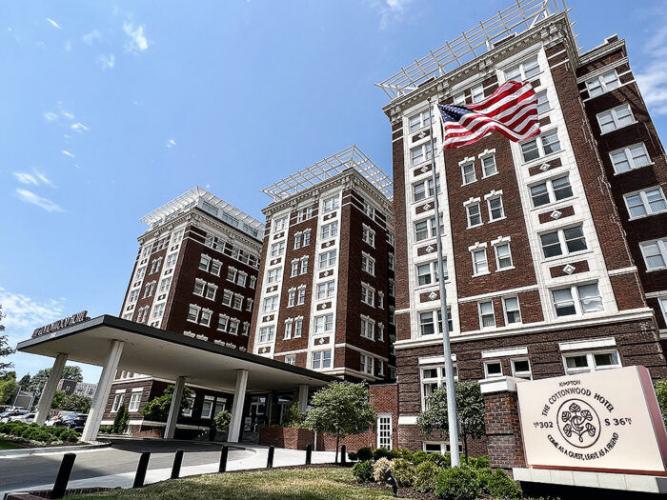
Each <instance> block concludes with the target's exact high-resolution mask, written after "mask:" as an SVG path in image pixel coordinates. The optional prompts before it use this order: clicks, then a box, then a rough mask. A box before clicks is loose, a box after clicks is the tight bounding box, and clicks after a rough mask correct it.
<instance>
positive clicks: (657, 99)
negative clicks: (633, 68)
mask: <svg viewBox="0 0 667 500" xmlns="http://www.w3.org/2000/svg"><path fill="white" fill-rule="evenodd" d="M666 43H667V26H665V24H664V23H662V24H661V27H660V28H658V29H657V30H656V31H655V32H654V34H653V36H652V37H651V38H650V39H649V40H648V42H647V43H646V46H645V47H644V52H645V53H646V54H647V55H648V56H649V57H650V58H651V59H650V61H649V63H648V64H647V65H646V66H645V67H644V68H642V70H640V71H638V72H637V73H636V78H637V83H638V84H639V88H640V89H641V92H642V95H643V97H644V100H645V101H646V104H647V105H648V106H649V108H650V110H651V112H652V113H655V114H658V115H667V46H666Z"/></svg>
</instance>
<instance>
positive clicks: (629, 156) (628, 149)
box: [609, 142, 654, 175]
mask: <svg viewBox="0 0 667 500" xmlns="http://www.w3.org/2000/svg"><path fill="white" fill-rule="evenodd" d="M635 150H641V151H640V154H638V155H634V152H635ZM620 154H622V155H623V158H624V160H625V162H627V164H628V169H627V170H619V168H618V166H619V164H620V163H624V162H623V161H620V162H619V161H616V160H615V158H616V157H617V155H620ZM643 156H645V157H646V159H647V162H646V163H644V164H640V163H639V162H638V161H637V158H641V157H643ZM609 159H610V161H611V166H612V168H613V169H614V175H621V174H625V173H626V172H632V171H633V170H638V169H640V168H645V167H650V166H651V165H653V164H654V163H653V160H651V155H650V154H649V152H648V149H646V143H644V142H636V143H634V144H630V145H629V146H625V147H622V148H618V149H614V150H613V151H610V152H609Z"/></svg>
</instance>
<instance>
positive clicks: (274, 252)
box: [271, 241, 285, 257]
mask: <svg viewBox="0 0 667 500" xmlns="http://www.w3.org/2000/svg"><path fill="white" fill-rule="evenodd" d="M284 251H285V242H284V241H279V242H277V243H273V244H272V245H271V257H279V256H281V255H282V254H283V252H284Z"/></svg>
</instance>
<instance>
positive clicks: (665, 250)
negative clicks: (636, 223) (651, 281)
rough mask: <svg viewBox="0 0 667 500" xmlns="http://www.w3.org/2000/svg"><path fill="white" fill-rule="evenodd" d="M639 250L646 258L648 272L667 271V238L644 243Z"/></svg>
mask: <svg viewBox="0 0 667 500" xmlns="http://www.w3.org/2000/svg"><path fill="white" fill-rule="evenodd" d="M639 248H640V250H641V252H642V255H643V256H644V263H645V264H646V270H647V271H658V270H660V269H667V264H666V263H667V238H662V239H659V240H653V241H643V242H641V243H640V244H639Z"/></svg>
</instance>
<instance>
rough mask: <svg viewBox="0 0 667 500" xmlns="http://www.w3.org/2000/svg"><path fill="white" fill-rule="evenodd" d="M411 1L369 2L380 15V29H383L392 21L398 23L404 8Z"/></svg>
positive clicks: (388, 0)
mask: <svg viewBox="0 0 667 500" xmlns="http://www.w3.org/2000/svg"><path fill="white" fill-rule="evenodd" d="M411 2H412V0H371V6H373V7H374V8H375V9H376V10H377V11H378V12H379V13H380V29H385V28H387V27H388V26H389V23H391V22H392V21H400V19H401V18H402V17H403V14H404V13H405V8H406V7H407V6H408V4H410V3H411Z"/></svg>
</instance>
